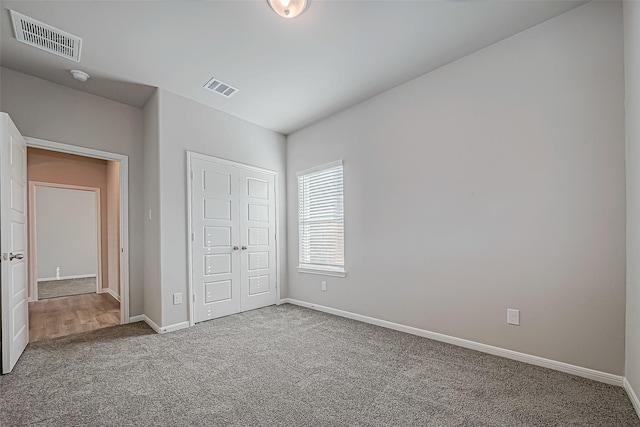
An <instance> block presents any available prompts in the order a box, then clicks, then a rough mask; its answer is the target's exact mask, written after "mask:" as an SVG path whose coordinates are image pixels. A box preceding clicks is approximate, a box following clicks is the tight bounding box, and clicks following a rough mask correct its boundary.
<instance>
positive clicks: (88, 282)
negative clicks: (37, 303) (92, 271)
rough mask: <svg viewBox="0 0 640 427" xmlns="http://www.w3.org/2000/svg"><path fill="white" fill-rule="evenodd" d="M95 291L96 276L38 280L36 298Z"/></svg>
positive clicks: (66, 295)
mask: <svg viewBox="0 0 640 427" xmlns="http://www.w3.org/2000/svg"><path fill="white" fill-rule="evenodd" d="M95 292H96V278H95V277H87V278H83V279H65V280H50V281H46V282H38V299H47V298H58V297H68V296H71V295H81V294H93V293H95Z"/></svg>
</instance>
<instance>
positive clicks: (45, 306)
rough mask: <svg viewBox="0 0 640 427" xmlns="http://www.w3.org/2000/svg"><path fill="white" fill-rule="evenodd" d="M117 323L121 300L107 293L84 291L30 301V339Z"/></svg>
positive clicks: (36, 339) (35, 339) (118, 321)
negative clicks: (67, 295) (82, 292)
mask: <svg viewBox="0 0 640 427" xmlns="http://www.w3.org/2000/svg"><path fill="white" fill-rule="evenodd" d="M119 324H120V303H119V302H118V301H116V299H115V298H113V297H112V296H111V295H109V294H106V293H105V294H95V293H94V294H85V295H74V296H70V297H61V298H51V299H46V300H42V301H36V302H30V303H29V342H34V341H40V340H44V339H49V338H56V337H63V336H65V335H72V334H77V333H80V332H86V331H92V330H94V329H100V328H106V327H108V326H115V325H119Z"/></svg>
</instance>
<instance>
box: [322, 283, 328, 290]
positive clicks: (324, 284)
mask: <svg viewBox="0 0 640 427" xmlns="http://www.w3.org/2000/svg"><path fill="white" fill-rule="evenodd" d="M322 290H323V291H325V292H326V291H327V282H325V281H324V280H323V281H322Z"/></svg>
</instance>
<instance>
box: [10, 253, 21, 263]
mask: <svg viewBox="0 0 640 427" xmlns="http://www.w3.org/2000/svg"><path fill="white" fill-rule="evenodd" d="M22 258H24V255H22V254H15V255H14V254H13V253H10V254H9V261H13V260H14V259H22Z"/></svg>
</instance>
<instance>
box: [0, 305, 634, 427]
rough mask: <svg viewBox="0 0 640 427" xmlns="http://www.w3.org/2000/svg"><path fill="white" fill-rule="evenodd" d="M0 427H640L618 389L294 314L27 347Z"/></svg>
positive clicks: (119, 329) (281, 310) (140, 327)
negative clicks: (18, 426)
mask: <svg viewBox="0 0 640 427" xmlns="http://www.w3.org/2000/svg"><path fill="white" fill-rule="evenodd" d="M0 396H1V398H0V425H2V426H16V425H36V426H44V425H54V426H80V425H88V426H103V425H106V426H169V425H171V426H187V425H188V426H205V425H207V426H640V419H638V417H637V416H636V415H635V412H634V411H633V408H632V406H631V403H630V401H629V399H628V397H627V396H626V394H625V392H624V390H623V389H622V388H620V387H614V386H609V385H605V384H601V383H597V382H594V381H589V380H586V379H583V378H578V377H574V376H571V375H567V374H563V373H560V372H555V371H551V370H548V369H544V368H540V367H536V366H531V365H526V364H524V363H520V362H515V361H511V360H507V359H503V358H499V357H495V356H490V355H487V354H483V353H478V352H475V351H472V350H467V349H463V348H459V347H455V346H452V345H448V344H443V343H439V342H435V341H430V340H427V339H424V338H420V337H416V336H413V335H408V334H404V333H401V332H397V331H392V330H388V329H383V328H379V327H376V326H372V325H368V324H364V323H360V322H356V321H352V320H348V319H343V318H339V317H335V316H331V315H327V314H323V313H319V312H315V311H311V310H307V309H304V308H299V307H295V306H292V305H282V306H279V307H275V306H274V307H267V308H264V309H260V310H254V311H250V312H246V313H241V314H238V315H234V316H229V317H225V318H222V319H217V320H213V321H209V322H205V323H201V324H199V325H197V326H196V327H194V328H190V329H185V330H181V331H177V332H173V333H169V334H165V335H156V334H154V333H153V332H152V331H151V330H150V329H149V328H148V327H147V326H146V325H145V324H143V323H136V324H133V325H125V326H116V327H112V328H106V329H101V330H98V331H92V332H87V333H84V334H80V335H76V336H73V337H65V338H58V339H54V340H49V341H42V342H37V343H33V344H30V345H29V346H28V348H27V350H26V352H25V354H24V355H23V357H22V360H21V361H20V362H19V363H18V365H17V366H16V368H15V370H14V372H13V373H11V374H10V375H5V376H2V377H0Z"/></svg>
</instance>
